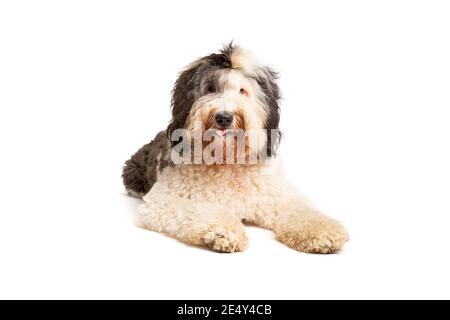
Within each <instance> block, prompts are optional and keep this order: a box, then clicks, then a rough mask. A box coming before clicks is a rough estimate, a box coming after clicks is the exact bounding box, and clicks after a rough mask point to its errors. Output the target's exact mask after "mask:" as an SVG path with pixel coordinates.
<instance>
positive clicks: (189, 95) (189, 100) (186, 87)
mask: <svg viewBox="0 0 450 320" xmlns="http://www.w3.org/2000/svg"><path fill="white" fill-rule="evenodd" d="M199 64H200V61H197V62H194V63H193V64H191V65H190V66H188V67H187V68H186V69H185V70H183V71H182V72H181V73H180V74H179V76H178V79H177V80H176V82H175V85H174V88H173V90H172V103H171V104H172V107H171V108H172V119H171V120H170V123H169V125H168V126H167V130H166V132H167V137H168V138H169V141H171V140H170V137H171V135H172V132H173V131H174V130H176V129H182V128H184V126H185V123H186V119H187V117H188V115H189V112H190V111H191V107H192V105H193V104H194V102H195V93H194V90H193V89H194V77H195V75H196V71H197V68H198V66H199ZM177 143H178V141H171V144H172V146H173V145H174V144H177Z"/></svg>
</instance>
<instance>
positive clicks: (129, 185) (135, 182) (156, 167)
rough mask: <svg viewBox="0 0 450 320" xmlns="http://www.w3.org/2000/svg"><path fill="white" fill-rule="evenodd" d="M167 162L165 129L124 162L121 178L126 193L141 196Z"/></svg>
mask: <svg viewBox="0 0 450 320" xmlns="http://www.w3.org/2000/svg"><path fill="white" fill-rule="evenodd" d="M169 164H170V143H169V140H168V139H167V135H166V131H161V132H159V133H158V134H157V135H156V137H155V139H153V140H152V141H151V142H150V143H148V144H146V145H144V146H143V147H142V148H140V149H139V150H138V151H137V152H136V153H135V154H134V155H133V156H132V157H131V158H130V159H129V160H127V161H126V162H125V166H124V167H123V172H122V179H123V184H124V185H125V188H126V190H127V192H128V194H129V195H131V196H134V197H138V198H141V197H143V196H144V195H145V194H146V193H147V192H149V191H150V189H151V188H152V186H153V184H154V183H155V182H156V180H157V179H158V175H159V174H160V173H161V172H162V170H163V169H164V168H165V167H167V166H168V165H169Z"/></svg>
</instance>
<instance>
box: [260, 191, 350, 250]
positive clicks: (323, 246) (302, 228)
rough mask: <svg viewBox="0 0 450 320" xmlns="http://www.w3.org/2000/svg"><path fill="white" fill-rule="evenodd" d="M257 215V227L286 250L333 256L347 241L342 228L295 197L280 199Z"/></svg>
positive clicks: (345, 232)
mask: <svg viewBox="0 0 450 320" xmlns="http://www.w3.org/2000/svg"><path fill="white" fill-rule="evenodd" d="M274 202H275V203H276V204H275V205H274V206H273V207H271V206H267V207H266V210H264V211H265V212H262V213H261V214H260V215H258V219H257V221H256V222H257V224H259V225H261V226H262V227H265V228H267V229H271V230H273V231H274V232H275V233H276V235H277V237H278V239H279V240H280V241H281V242H283V243H284V244H286V245H287V246H289V247H291V248H293V249H295V250H298V251H301V252H307V253H334V252H336V251H338V250H340V249H341V248H342V246H343V245H344V244H345V242H346V241H347V240H348V234H347V231H346V230H345V228H344V227H343V226H342V225H341V224H340V223H339V222H338V221H336V220H334V219H332V218H330V217H327V216H325V215H323V214H322V213H320V212H319V211H318V210H317V209H315V208H314V207H313V206H311V205H310V204H309V203H308V202H306V201H305V200H303V199H301V198H299V197H291V198H287V197H286V198H283V197H280V198H278V199H277V200H276V201H274Z"/></svg>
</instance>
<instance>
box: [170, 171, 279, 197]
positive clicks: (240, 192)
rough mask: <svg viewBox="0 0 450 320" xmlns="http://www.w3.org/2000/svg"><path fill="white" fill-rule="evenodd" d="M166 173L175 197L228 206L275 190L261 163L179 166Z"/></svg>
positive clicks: (272, 179) (274, 185)
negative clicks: (258, 164)
mask: <svg viewBox="0 0 450 320" xmlns="http://www.w3.org/2000/svg"><path fill="white" fill-rule="evenodd" d="M172 170H173V171H172V172H170V173H169V176H168V178H169V179H168V180H169V181H168V183H169V188H171V189H172V190H173V192H176V193H177V195H178V196H180V197H183V198H187V199H191V200H197V201H214V202H222V203H226V204H229V205H233V204H237V203H246V202H253V201H254V200H255V199H259V198H261V196H262V195H264V194H270V193H273V192H276V190H273V189H277V183H276V180H275V179H274V176H273V175H270V174H266V172H265V171H264V168H261V167H260V166H237V165H234V166H228V167H226V166H195V165H189V166H179V167H174V168H172Z"/></svg>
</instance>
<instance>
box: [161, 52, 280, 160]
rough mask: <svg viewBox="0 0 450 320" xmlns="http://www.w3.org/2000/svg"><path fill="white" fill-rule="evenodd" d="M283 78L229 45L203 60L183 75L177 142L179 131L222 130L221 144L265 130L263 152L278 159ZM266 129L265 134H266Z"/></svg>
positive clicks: (177, 95)
mask: <svg viewBox="0 0 450 320" xmlns="http://www.w3.org/2000/svg"><path fill="white" fill-rule="evenodd" d="M276 79H277V74H276V73H275V72H274V71H273V70H272V69H271V68H269V67H268V66H264V65H260V64H258V63H257V62H256V60H255V59H254V58H253V57H252V56H251V55H250V54H249V53H248V52H246V51H244V50H243V49H241V48H240V47H238V46H235V45H233V44H229V45H227V46H225V47H224V48H223V49H222V50H220V52H219V53H214V54H211V55H208V56H205V57H203V58H200V59H198V60H196V61H194V62H193V63H191V64H190V65H189V66H187V67H186V68H185V69H184V70H183V71H182V72H181V73H180V75H179V77H178V79H177V81H176V83H175V86H174V89H173V92H172V120H171V121H170V123H169V126H168V127H167V134H168V137H169V139H170V140H171V141H172V144H173V145H174V144H176V143H177V142H178V141H173V140H174V139H171V136H172V133H173V132H174V131H175V130H177V129H186V130H187V132H189V133H190V134H193V133H194V130H195V126H196V124H198V123H200V124H201V128H202V130H203V131H206V130H209V131H211V130H213V131H216V133H217V136H216V137H215V139H216V141H220V139H226V138H227V134H228V132H231V131H233V130H236V129H242V130H244V131H248V130H255V131H257V130H259V132H263V134H262V135H260V137H259V139H258V142H257V144H258V145H257V148H256V149H258V151H259V152H261V151H264V152H265V154H266V155H268V156H273V155H274V154H275V150H276V147H277V146H278V143H279V140H280V136H281V134H280V132H279V131H278V123H279V120H280V114H279V112H280V109H279V100H280V92H279V88H278V85H277V84H276ZM264 130H265V131H264Z"/></svg>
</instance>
